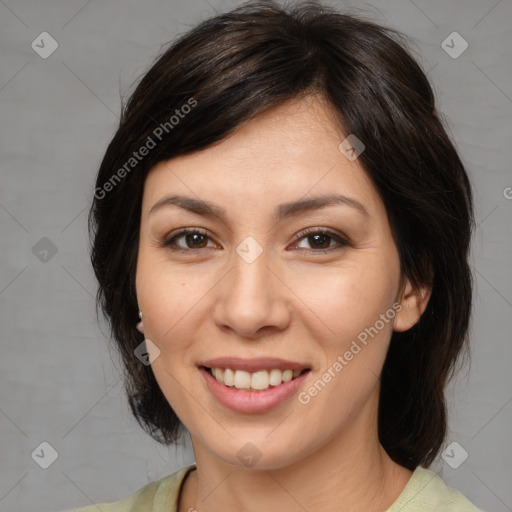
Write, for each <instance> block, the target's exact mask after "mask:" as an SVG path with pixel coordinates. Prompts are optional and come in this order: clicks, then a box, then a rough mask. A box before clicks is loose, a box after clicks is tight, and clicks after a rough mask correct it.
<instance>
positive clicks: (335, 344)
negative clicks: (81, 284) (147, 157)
mask: <svg viewBox="0 0 512 512" xmlns="http://www.w3.org/2000/svg"><path fill="white" fill-rule="evenodd" d="M345 136H346V135H344V134H342V133H341V132H340V130H339V128H338V127H337V125H336V123H335V121H334V118H333V116H332V111H331V110H330V109H329V107H328V106H327V105H326V104H325V103H324V102H323V101H322V99H321V98H320V97H317V96H308V97H306V98H302V99H295V100H292V101H288V102H286V103H283V104H282V105H280V106H278V107H276V108H273V109H272V110H270V111H267V112H266V113H264V114H262V115H260V116H258V117H256V118H255V119H253V120H251V121H250V122H248V123H247V124H246V125H244V126H243V127H241V128H239V129H238V130H237V131H236V132H235V133H234V134H233V135H232V136H230V137H229V138H227V139H226V140H224V141H222V142H221V143H218V144H216V145H214V146H212V147H210V148H207V149H205V150H202V151H199V152H196V153H194V154H190V155H185V156H180V157H177V158H174V159H172V160H170V161H167V162H161V163H160V164H158V165H156V166H155V167H154V168H153V169H152V170H151V171H150V173H149V175H148V177H147V179H146V182H145V186H144V194H143V204H142V212H141V230H140V245H139V257H138V266H137V276H136V286H137V298H138V303H139V308H140V310H141V311H142V312H143V321H144V334H145V337H146V338H149V339H150V340H152V341H153V343H154V344H155V345H156V346H157V347H158V349H159V350H160V355H159V356H158V357H157V358H156V359H155V361H154V362H153V363H152V369H153V372H154V374H155V377H156V379H157V381H158V384H159V386H160V387H161V389H162V391H163V393H164V395H165V397H166V398H167V400H168V402H169V404H170V405H171V406H172V408H173V409H174V411H176V413H177V414H178V416H179V417H180V419H181V421H182V422H183V423H184V425H185V426H186V427H187V429H188V431H189V432H190V435H191V440H192V444H193V448H194V453H195V457H196V464H197V470H196V471H193V472H192V473H190V474H189V477H188V478H187V479H186V481H185V484H184V487H183V491H182V493H181V496H180V501H179V511H180V512H184V511H188V510H189V509H190V508H192V507H194V508H195V509H196V510H197V511H199V512H215V511H225V510H244V511H247V512H253V511H254V512H256V511H258V512H261V510H265V511H270V512H272V511H280V512H283V511H284V512H286V511H298V510H308V511H319V510H322V511H323V512H329V511H338V510H340V504H343V510H346V511H359V510H361V511H365V512H371V511H382V510H385V509H386V508H388V507H389V506H390V505H391V504H392V503H393V502H394V501H395V500H396V498H397V497H398V496H399V494H400V493H401V492H402V490H403V489H404V487H405V485H406V484H407V482H408V480H409V478H410V476H411V474H412V472H411V471H410V470H408V469H406V468H404V467H402V466H399V465H398V464H396V463H394V462H393V461H392V460H391V459H390V458H389V457H388V455H387V454H386V452H385V451H384V449H383V448H382V446H381V445H380V443H379V440H378V435H377V411H378V398H379V385H380V380H379V376H380V373H381V369H382V366H383V363H384V360H385V356H386V353H387V349H388V346H389V341H390V337H391V334H392V331H393V330H396V331H404V330H407V329H409V328H410V327H412V326H413V325H414V324H415V323H416V322H417V321H418V319H419V317H420V316H421V314H422V313H423V311H424V310H425V308H426V306H427V302H428V299H429V297H430V293H429V291H428V290H425V289H420V290H415V289H413V288H412V287H411V285H410V283H409V281H408V280H407V279H404V280H401V273H400V262H399V257H398V253H397V249H396V245H395V243H394V240H393V237H392V234H391V230H390V226H389V222H388V217H387V214H386V209H385V207H384V205H383V203H382V201H381V199H380V197H379V195H378V193H377V191H376V189H375V187H374V186H373V184H372V182H371V181H370V179H369V177H368V175H367V174H366V172H365V171H364V170H363V168H362V167H361V165H360V164H359V161H358V160H357V159H356V160H355V161H349V160H348V159H347V158H345V156H344V155H343V154H342V153H341V152H340V150H339V149H338V146H339V144H340V142H341V141H342V140H343V139H344V138H345ZM171 193H172V194H183V195H187V196H190V197H193V198H201V199H203V200H207V201H210V202H213V203H215V204H217V205H219V206H221V207H223V208H224V209H225V210H226V215H227V220H226V222H223V221H221V220H220V219H217V218H214V217H207V216H202V215H198V214H195V213H192V212H189V211H187V210H185V209H182V208H180V207H177V206H168V207H164V208H161V209H159V210H156V211H154V212H153V213H152V214H151V215H150V213H149V212H150V209H151V208H152V206H153V205H154V204H155V203H157V202H158V201H159V200H160V199H161V198H162V197H164V196H165V195H167V194H171ZM332 193H337V194H343V195H345V196H349V197H351V198H354V199H356V200H357V201H359V202H360V203H361V204H362V205H363V206H364V208H365V209H366V210H367V212H368V214H369V215H368V216H365V215H362V214H361V213H359V212H358V211H357V210H355V209H354V208H351V207H350V206H347V205H334V206H329V207H325V208H321V209H317V210H312V211H307V212H301V213H299V214H297V215H295V216H293V217H291V218H288V219H285V220H283V221H281V222H279V223H276V221H275V220H274V219H273V217H272V213H273V211H274V208H275V207H276V206H277V205H279V204H281V203H284V202H291V201H296V200H299V199H304V198H309V197H312V196H317V195H323V194H332ZM184 227H189V228H202V229H203V230H206V231H207V232H208V236H207V237H206V238H205V237H199V239H198V241H197V239H196V241H195V242H194V240H190V239H189V240H188V243H187V239H186V238H185V236H181V237H179V238H178V239H174V244H175V247H181V248H182V249H184V251H188V252H173V251H171V250H170V248H169V247H165V246H163V245H162V242H163V240H165V239H166V238H169V235H170V234H172V233H177V232H178V231H179V230H180V228H184ZM317 227H318V228H330V229H331V230H333V231H335V232H336V233H339V235H341V236H342V237H344V238H348V239H349V240H350V245H346V246H339V242H338V241H337V240H336V239H334V238H327V239H326V240H325V239H324V240H320V242H317V244H323V245H321V247H323V248H325V247H329V250H327V251H325V250H322V249H318V248H317V247H318V245H315V239H312V237H311V235H308V236H309V238H308V236H306V237H303V238H301V239H296V235H297V234H298V233H299V232H300V231H302V230H303V229H305V228H317ZM248 236H252V237H253V238H254V239H255V240H256V241H257V242H258V243H259V245H260V246H261V248H262V249H263V252H262V253H261V254H260V255H259V257H258V258H256V260H255V261H254V262H252V263H250V264H249V263H247V262H246V261H245V260H244V259H243V258H241V257H240V256H239V255H238V254H237V252H236V248H237V246H238V245H239V244H240V243H241V242H242V241H243V240H244V239H245V238H246V237H248ZM194 243H195V244H196V245H194ZM198 246H199V248H197V247H198ZM396 302H399V303H400V304H401V306H402V309H401V311H400V312H398V313H397V314H396V316H395V317H394V318H393V319H391V320H390V321H389V322H388V323H386V324H385V327H384V328H383V329H381V330H380V331H379V333H378V335H376V336H374V337H373V339H369V342H368V344H367V345H366V346H364V348H363V349H362V350H361V352H360V353H358V354H357V355H356V356H354V358H353V359H352V360H351V361H350V362H349V363H348V364H347V365H346V366H345V367H344V368H343V370H342V371H341V372H339V373H338V374H337V375H336V377H335V378H333V379H332V380H331V382H329V383H328V384H327V385H326V386H325V387H324V388H323V389H322V390H321V392H319V393H318V394H317V396H315V397H313V398H312V399H311V401H310V402H309V403H308V404H301V403H299V402H298V400H297V397H292V398H291V399H289V400H287V401H286V402H285V403H283V404H281V405H279V406H278V407H276V408H274V409H273V410H271V411H268V412H265V413H259V414H242V413H238V412H235V411H232V410H230V409H227V408H225V407H224V406H223V405H221V404H220V403H218V402H217V400H216V399H215V397H213V395H211V393H210V392H209V391H208V388H207V387H206V384H205V382H204V379H203V377H202V375H201V374H199V371H198V368H197V365H198V363H200V362H201V361H204V360H206V359H210V358H214V357H221V356H230V355H232V356H236V357H241V358H252V357H260V356H269V357H280V358H283V359H291V360H294V361H299V362H302V363H306V365H307V366H308V367H310V368H311V373H310V374H309V376H308V378H307V379H306V382H305V383H304V385H303V387H302V388H301V391H304V390H307V389H308V388H309V387H310V386H311V385H312V384H313V383H314V382H315V381H317V380H318V379H319V378H320V377H321V376H322V374H323V373H324V372H325V371H326V370H327V369H328V368H329V367H332V365H333V363H334V362H335V361H336V360H337V357H338V356H339V355H343V354H344V353H345V352H346V351H347V350H348V349H349V348H350V346H351V343H352V341H353V340H355V339H356V338H357V336H358V334H359V333H361V332H362V331H364V329H365V328H368V327H370V326H373V325H374V324H375V322H376V321H377V320H378V319H379V315H381V314H384V313H385V312H386V311H388V310H390V308H391V309H392V306H393V304H395V303H396ZM248 442H251V443H253V444H254V445H255V446H256V447H257V448H258V450H259V452H260V453H261V458H260V460H259V461H258V463H257V464H256V465H255V466H253V467H251V468H247V467H245V466H244V464H243V463H242V462H241V461H240V460H239V458H238V457H237V453H238V452H239V450H240V449H241V448H242V447H243V446H245V445H246V443H248Z"/></svg>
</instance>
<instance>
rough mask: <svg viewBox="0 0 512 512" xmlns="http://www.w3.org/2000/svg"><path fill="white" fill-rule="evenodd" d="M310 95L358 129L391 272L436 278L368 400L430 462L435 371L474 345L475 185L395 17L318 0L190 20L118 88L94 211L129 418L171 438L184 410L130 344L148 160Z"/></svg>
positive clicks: (449, 372)
mask: <svg viewBox="0 0 512 512" xmlns="http://www.w3.org/2000/svg"><path fill="white" fill-rule="evenodd" d="M308 95H315V96H318V97H321V98H323V99H325V100H326V102H327V105H328V106H329V108H330V110H332V113H333V114H334V116H333V119H334V120H335V122H337V123H339V130H340V134H345V135H348V134H354V135H356V137H357V138H358V139H360V140H361V141H362V142H363V143H364V145H365V150H364V152H363V153H361V154H360V155H359V157H358V162H359V163H360V165H361V166H362V167H363V168H364V169H365V171H366V172H367V173H368V176H369V177H370V179H371V180H372V182H373V184H374V186H375V187H376V190H377V191H378V193H379V195H380V197H381V199H382V201H383V203H384V205H385V207H386V210H387V214H388V219H389V223H390V226H391V230H392V234H393V238H394V241H395V244H396V247H397V250H398V254H399V259H400V268H401V276H402V278H404V277H407V278H409V280H410V282H411V284H412V285H413V286H414V287H415V288H417V289H419V287H428V289H429V290H431V297H430V300H429V302H428V305H427V308H426V310H425V312H424V313H423V315H422V316H421V317H420V319H419V321H418V322H417V323H416V325H414V326H413V327H412V328H411V329H409V330H407V331H405V332H393V334H392V337H391V341H390V346H389V350H388V353H387V356H386V360H385V363H384V367H383V370H382V375H381V387H380V402H379V411H378V434H379V440H380V443H381V444H382V446H383V448H384V449H385V450H386V452H387V453H388V455H389V456H390V457H391V459H392V460H394V461H395V462H397V463H398V464H400V465H402V466H405V467H407V468H409V469H414V468H415V467H416V466H417V465H420V464H421V465H423V466H425V467H427V466H429V465H430V464H431V463H432V462H433V461H434V459H435V457H436V455H437V454H438V452H439V450H440V449H441V447H442V444H443V442H444V439H445V436H446V431H447V410H446V401H445V395H444V390H445V386H446V384H447V382H448V381H449V379H451V378H452V377H453V375H454V374H455V363H456V361H457V360H458V356H459V355H460V354H461V352H464V351H463V350H462V349H465V351H469V343H468V337H467V334H468V329H469V322H470V312H471V306H472V283H473V277H472V275H471V271H470V267H469V262H468V259H469V249H470V240H471V235H472V230H473V229H474V213H473V199H472V191H471V186H470V182H469V179H468V176H467V173H466V171H465V169H464V166H463V164H462V162H461V160H460V158H459V156H458V154H457V151H456V149H455V147H454V145H453V144H452V142H451V141H450V137H449V136H448V134H447V132H446V130H445V128H444V127H443V122H442V120H441V118H440V114H439V113H438V112H437V110H436V107H435V100H434V94H433V91H432V88H431V86H430V84H429V81H428V79H427V77H426V75H425V73H424V72H423V71H422V69H421V67H420V66H419V64H418V63H417V62H416V60H415V59H414V58H413V57H412V56H411V50H409V49H407V44H406V39H405V37H404V36H403V35H402V34H400V33H399V32H396V31H395V30H392V29H389V28H386V27H383V26H381V25H379V24H375V23H373V22H371V21H368V20H365V19H363V18H362V17H361V16H359V15H358V16H354V15H348V14H343V13H340V12H338V11H337V10H335V9H334V8H332V7H330V6H324V5H321V4H320V3H319V2H303V3H300V4H297V3H293V4H292V5H291V6H286V5H278V4H277V3H276V2H273V1H255V2H248V3H245V4H242V5H240V6H239V7H237V8H235V9H234V10H232V11H230V12H227V13H221V14H218V15H216V16H215V17H212V18H210V19H208V20H206V21H204V22H201V23H200V24H199V25H197V26H196V27H194V28H193V29H191V30H190V31H189V32H187V33H185V34H183V35H182V36H181V37H179V38H178V39H177V40H176V41H175V42H173V43H172V44H170V46H169V47H168V48H167V49H165V51H162V53H161V55H160V56H159V57H158V58H157V59H156V60H155V62H154V63H153V64H152V66H151V67H150V69H149V71H147V72H146V73H145V74H144V75H143V77H142V78H141V80H140V81H139V83H138V85H137V87H136V88H135V90H134V92H133V93H132V95H131V96H130V98H129V100H128V101H127V103H126V104H123V106H122V112H121V118H120V123H119V127H118V129H117V132H116V133H115V135H114V137H113V139H112V141H111V142H110V144H109V146H108V148H107V151H106V153H105V155H104V158H103V161H102V163H101V166H100V168H99V172H98V175H97V181H96V189H95V193H94V199H93V202H92V206H91V210H90V212H89V232H90V237H91V261H92V265H93V268H94V272H95V275H96V278H97V280H98V282H99V288H98V293H97V307H98V308H101V310H102V312H103V314H104V315H105V317H106V319H107V320H108V325H109V328H110V337H111V340H113V341H114V343H115V346H116V348H117V349H118V351H119V353H120V355H121V357H122V360H123V363H124V370H125V372H124V373H125V375H124V378H125V390H126V393H127V397H128V402H129V404H130V407H131V410H132V412H133V414H134V416H135V418H136V419H137V421H138V422H139V424H140V426H141V427H142V428H144V429H145V430H146V431H147V432H148V433H149V434H150V435H151V436H152V437H153V438H154V439H155V440H156V441H158V442H160V443H162V444H165V445H170V444H172V443H176V442H177V441H178V439H179V435H180V433H181V427H183V425H182V423H181V421H180V419H179V418H178V416H177V415H176V413H175V412H174V411H173V409H172V408H171V406H170V405H169V403H168V402H167V400H166V398H165V396H164V394H163V393H162V391H161V389H160V387H159V386H158V383H157V381H156V379H155V377H154V374H153V371H152V369H151V367H150V366H146V365H144V364H141V362H140V361H139V360H138V359H137V357H136V356H135V354H134V350H135V348H136V347H137V346H138V345H140V343H141V342H142V341H143V338H144V337H143V336H142V335H141V334H140V333H139V332H138V331H137V330H136V322H137V311H138V306H137V296H136V288H135V274H136V265H137V254H138V241H139V229H140V216H141V204H142V193H143V187H144V181H145V178H146V176H147V174H148V172H149V171H150V170H151V169H152V168H153V167H154V166H155V165H156V164H157V163H159V162H161V161H164V160H169V159H171V158H173V157H176V156H178V155H183V154H187V153H191V152H194V151H198V150H202V149H204V148H207V147H208V146H210V145H212V144H213V143H217V142H220V141H222V140H224V139H225V138H227V137H228V136H229V135H230V134H232V133H233V132H234V131H235V130H237V129H238V128H239V127H241V126H242V125H244V124H245V123H247V122H249V121H250V120H251V119H253V118H254V117H255V116H257V115H259V114H261V113H263V112H265V111H266V110H268V109H270V108H272V107H276V106H279V105H281V104H282V103H283V102H285V101H287V100H292V99H300V98H303V97H306V96H308ZM186 105H189V106H190V107H191V108H188V109H187V108H185V106H186ZM192 106H193V108H192ZM178 109H179V110H178ZM181 114H183V115H181ZM173 117H174V120H173ZM176 120H177V121H176ZM341 140H342V139H340V142H341ZM149 141H151V142H152V145H151V149H149V150H148V151H146V155H145V156H144V157H141V156H140V155H139V157H137V158H135V157H134V152H137V151H138V150H140V148H142V147H143V146H146V147H148V148H149V147H150V143H149ZM141 153H142V151H141ZM340 157H342V156H341V153H340Z"/></svg>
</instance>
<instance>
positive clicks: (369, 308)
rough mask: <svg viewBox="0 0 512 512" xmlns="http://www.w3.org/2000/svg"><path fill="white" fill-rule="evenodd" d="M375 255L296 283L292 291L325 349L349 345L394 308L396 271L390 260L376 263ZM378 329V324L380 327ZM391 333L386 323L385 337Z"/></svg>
mask: <svg viewBox="0 0 512 512" xmlns="http://www.w3.org/2000/svg"><path fill="white" fill-rule="evenodd" d="M379 261H381V262H382V261H383V258H377V254H371V253H367V254H359V255H358V261H355V260H354V261H348V260H347V261H345V262H344V263H343V265H340V266H337V267H331V268H329V269H327V268H325V269H322V268H320V267H319V268H318V269H316V271H314V272H309V273H308V274H307V275H306V277H304V278H302V279H300V280H297V281H296V282H297V283H298V285H297V287H296V288H295V287H294V291H295V293H296V294H297V296H298V297H299V298H301V299H302V300H301V302H302V303H303V304H304V306H305V307H306V309H304V312H305V314H306V313H307V309H309V310H310V313H309V315H311V312H313V313H314V314H315V318H316V319H317V322H318V325H319V329H320V331H321V332H325V334H324V336H323V339H324V342H325V343H326V344H328V345H331V344H332V345H338V347H339V348H340V349H341V348H343V346H342V345H344V344H347V343H348V344H349V345H350V343H351V341H352V340H353V339H355V338H356V337H357V336H358V334H359V333H360V332H362V331H364V329H365V328H369V327H371V326H373V325H374V324H375V322H376V321H377V320H378V319H379V318H380V315H381V314H384V313H385V312H386V311H387V310H388V309H389V308H390V307H391V305H392V304H393V300H394V297H395V295H396V291H397V288H398V279H399V274H398V272H399V270H398V269H399V267H398V265H397V264H396V262H394V261H393V260H392V259H391V260H389V259H388V260H385V261H388V264H383V263H379ZM379 325H380V324H379ZM391 329H392V323H391V322H387V323H386V327H385V329H382V330H383V331H386V332H385V334H386V335H387V334H388V333H389V332H390V331H391Z"/></svg>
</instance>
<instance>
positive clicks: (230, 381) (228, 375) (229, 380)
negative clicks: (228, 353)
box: [215, 368, 235, 386]
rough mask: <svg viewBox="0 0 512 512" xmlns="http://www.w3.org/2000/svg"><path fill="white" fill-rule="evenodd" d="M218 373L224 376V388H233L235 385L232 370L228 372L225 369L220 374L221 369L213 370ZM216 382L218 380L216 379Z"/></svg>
mask: <svg viewBox="0 0 512 512" xmlns="http://www.w3.org/2000/svg"><path fill="white" fill-rule="evenodd" d="M215 369H216V370H217V371H218V372H220V373H221V374H222V373H223V374H224V384H226V386H234V385H235V373H234V372H233V370H230V369H229V368H226V369H225V370H224V372H222V369H221V368H215ZM217 380H218V379H217Z"/></svg>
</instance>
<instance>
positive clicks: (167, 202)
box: [149, 194, 370, 222]
mask: <svg viewBox="0 0 512 512" xmlns="http://www.w3.org/2000/svg"><path fill="white" fill-rule="evenodd" d="M334 205H346V206H350V207H351V208H353V209H354V210H356V211H357V212H359V213H360V214H362V215H364V216H365V217H368V218H370V214H369V213H368V210H367V209H366V208H365V207H364V206H363V205H362V204H361V203H360V202H359V201H357V200H356V199H354V198H352V197H347V196H344V195H339V194H327V195H322V196H316V197H311V198H309V199H300V200H298V201H292V202H289V203H282V204H280V205H278V206H277V207H276V209H275V211H274V219H275V220H276V221H278V222H280V221H282V220H284V219H287V218H290V217H293V216H294V215H297V214H298V213H303V212H306V211H311V210H318V209H321V208H325V207H327V206H334ZM168 206H178V207H180V208H183V209H185V210H188V211H191V212H193V213H196V214H198V215H204V216H208V217H216V218H218V219H220V220H222V221H224V222H226V220H227V215H226V210H225V209H224V208H222V207H221V206H218V205H216V204H213V203H211V202H209V201H204V200H203V199H196V198H193V197H188V196H182V195H167V196H164V197H162V199H160V200H159V201H157V202H156V203H155V204H154V205H153V207H152V208H151V210H150V211H149V215H151V214H153V213H155V212H156V211H158V210H160V209H162V208H165V207H168Z"/></svg>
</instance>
